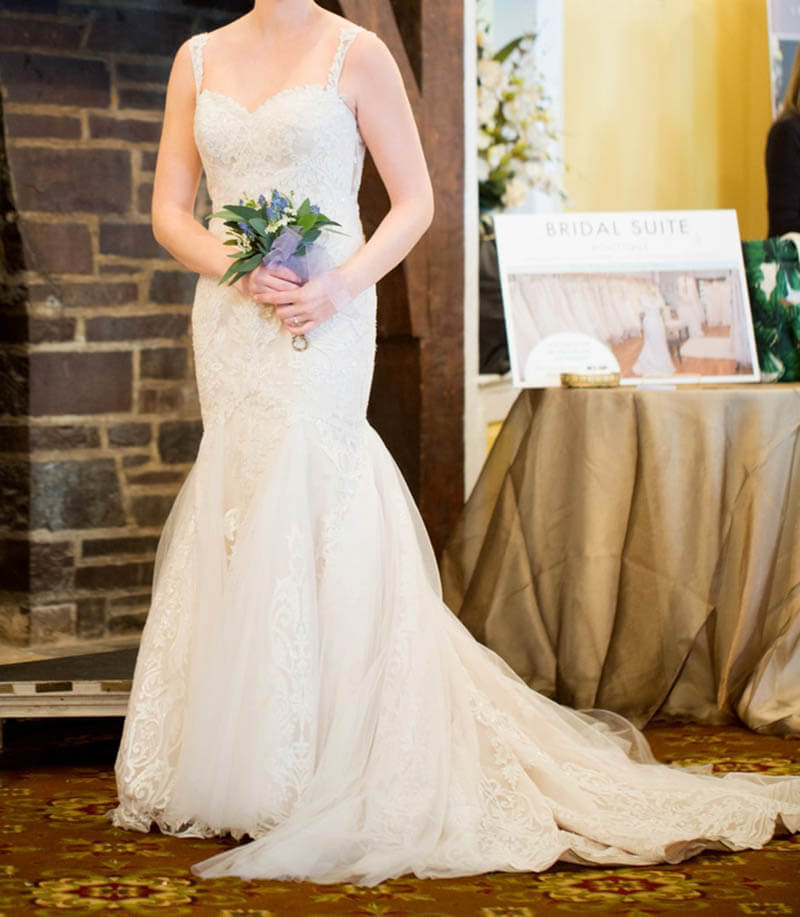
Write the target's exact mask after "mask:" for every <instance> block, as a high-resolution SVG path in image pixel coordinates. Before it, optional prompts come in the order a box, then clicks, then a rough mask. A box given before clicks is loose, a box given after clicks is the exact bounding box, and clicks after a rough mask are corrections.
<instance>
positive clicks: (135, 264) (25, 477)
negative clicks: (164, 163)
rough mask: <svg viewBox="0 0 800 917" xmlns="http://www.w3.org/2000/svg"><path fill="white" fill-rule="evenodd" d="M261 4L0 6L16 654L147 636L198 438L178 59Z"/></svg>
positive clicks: (1, 576) (1, 515)
mask: <svg viewBox="0 0 800 917" xmlns="http://www.w3.org/2000/svg"><path fill="white" fill-rule="evenodd" d="M250 5H251V4H250V3H249V2H248V0H227V2H224V0H213V2H211V0H161V2H158V0H139V2H136V0H115V2H113V3H112V2H103V0H97V2H94V3H92V2H86V0H0V85H1V86H2V108H0V120H1V121H2V134H1V135H0V142H2V144H3V148H2V150H0V154H1V155H0V233H1V234H2V256H3V257H2V263H0V285H1V287H2V311H0V651H1V650H2V646H3V644H6V645H8V644H13V645H28V644H37V643H42V642H50V641H54V640H59V639H69V638H75V637H78V638H85V639H89V638H95V637H102V636H105V635H114V634H124V633H126V632H136V631H138V630H139V629H140V628H141V625H142V623H143V620H144V617H145V614H146V611H147V606H148V601H149V588H150V580H151V576H152V568H153V560H154V554H155V547H156V543H157V537H158V534H159V531H160V528H161V525H162V522H163V520H164V518H165V514H166V512H167V510H168V509H169V507H170V505H171V503H172V501H173V499H174V496H175V494H176V492H177V489H178V487H179V486H180V484H181V482H182V480H183V478H184V476H185V474H186V472H187V470H188V468H189V466H190V463H191V462H192V460H193V458H194V455H195V451H196V448H197V443H198V440H199V436H200V433H201V425H200V421H199V410H198V404H197V396H196V392H195V386H194V381H193V367H192V357H191V347H190V343H189V338H188V332H189V321H190V317H189V313H190V303H191V298H192V294H193V288H194V278H193V277H192V276H191V275H189V274H186V273H184V272H183V271H182V270H181V269H180V268H179V267H178V265H176V264H175V263H174V262H173V261H172V260H171V259H170V258H169V256H168V255H167V254H166V252H164V251H163V250H162V249H161V248H159V246H158V245H157V244H156V242H155V241H154V239H153V237H152V234H151V231H150V225H149V212H148V211H149V206H150V195H151V191H152V179H153V168H154V163H155V155H156V148H157V141H158V137H159V132H160V121H161V108H162V105H163V101H164V88H165V83H166V79H167V75H168V71H169V66H170V60H171V57H172V55H173V53H174V52H175V50H176V48H177V47H178V45H179V44H180V43H181V42H182V41H183V40H184V39H185V38H186V37H188V36H189V35H191V34H193V33H195V32H198V31H203V30H204V29H207V28H213V27H216V26H217V25H219V24H221V23H222V22H223V21H225V20H227V19H229V18H231V16H232V15H239V14H240V13H242V12H244V11H245V10H246V9H248V8H249V7H250Z"/></svg>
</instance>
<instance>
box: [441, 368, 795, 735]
mask: <svg viewBox="0 0 800 917" xmlns="http://www.w3.org/2000/svg"><path fill="white" fill-rule="evenodd" d="M442 577H443V587H444V595H445V600H446V602H447V603H448V605H449V606H450V608H452V609H453V611H454V612H455V613H456V614H457V615H458V616H459V617H460V618H461V620H462V621H463V622H464V624H465V625H466V626H467V627H468V628H469V629H470V630H471V631H472V633H473V634H474V635H475V636H476V637H477V638H478V639H479V640H481V641H482V642H484V643H486V644H487V645H488V646H490V647H491V648H492V649H493V650H495V651H496V652H497V653H499V654H500V656H502V657H503V658H504V659H505V660H506V661H507V662H508V663H509V664H510V665H511V666H512V667H513V668H514V669H515V670H516V671H517V673H518V674H519V675H521V676H522V677H523V678H524V679H525V680H526V681H527V682H528V683H529V684H530V685H531V686H532V687H534V688H536V689H537V690H538V691H541V692H543V693H545V694H547V695H548V696H550V697H554V698H555V699H557V700H558V701H560V702H562V703H566V704H569V705H571V706H573V707H579V708H587V707H601V708H605V709H610V710H615V711H618V712H620V713H622V714H624V715H625V716H627V717H629V718H630V719H632V720H633V721H634V722H636V723H638V724H640V725H641V724H644V723H645V722H647V720H648V719H650V718H651V717H652V716H653V715H654V714H655V713H657V712H662V713H667V714H673V715H688V716H691V717H693V718H695V719H699V720H702V721H707V722H716V723H718V722H724V721H728V720H731V719H734V718H735V717H736V716H738V717H739V718H740V719H741V720H742V721H743V722H744V723H746V724H747V725H748V726H750V727H751V728H753V729H757V730H762V731H770V732H784V733H795V734H800V387H798V386H786V385H784V386H777V385H775V386H757V385H752V386H730V387H721V388H703V389H700V388H691V389H685V388H679V389H677V390H668V391H659V390H635V389H630V388H620V389H607V390H601V389H594V390H580V389H550V390H543V391H542V390H526V391H522V392H521V393H520V396H519V398H518V399H517V401H516V402H515V403H514V406H513V408H512V410H511V413H510V414H509V416H508V418H507V420H506V422H505V424H504V425H503V428H502V430H501V431H500V435H499V437H498V439H497V441H496V443H495V446H494V448H493V450H492V452H491V454H490V455H489V457H488V459H487V461H486V464H485V466H484V468H483V471H482V473H481V476H480V479H479V480H478V483H477V485H476V487H475V489H474V491H473V493H472V495H471V497H470V499H469V501H468V502H467V504H466V507H465V509H464V512H463V514H462V517H461V519H460V521H459V523H458V525H457V527H456V530H455V532H454V533H453V536H452V538H451V539H450V542H449V543H448V546H447V547H446V549H445V553H444V555H443V557H442Z"/></svg>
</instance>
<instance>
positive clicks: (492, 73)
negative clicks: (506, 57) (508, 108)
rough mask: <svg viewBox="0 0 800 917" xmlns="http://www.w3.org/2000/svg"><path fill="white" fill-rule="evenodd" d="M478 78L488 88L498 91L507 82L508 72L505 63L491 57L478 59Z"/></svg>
mask: <svg viewBox="0 0 800 917" xmlns="http://www.w3.org/2000/svg"><path fill="white" fill-rule="evenodd" d="M478 79H479V80H480V81H481V85H482V86H485V87H486V88H487V89H492V90H495V91H497V90H498V89H499V88H500V87H501V86H502V85H503V83H504V82H505V79H506V73H505V70H503V65H502V64H501V63H499V62H498V61H496V60H492V59H491V58H484V59H483V60H479V61H478Z"/></svg>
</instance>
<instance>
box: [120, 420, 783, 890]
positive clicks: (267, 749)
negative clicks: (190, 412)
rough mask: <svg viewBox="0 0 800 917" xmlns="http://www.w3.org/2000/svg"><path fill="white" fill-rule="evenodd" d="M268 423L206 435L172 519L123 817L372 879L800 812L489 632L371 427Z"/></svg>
mask: <svg viewBox="0 0 800 917" xmlns="http://www.w3.org/2000/svg"><path fill="white" fill-rule="evenodd" d="M242 417H245V415H242ZM259 441H260V442H262V446H261V447H260V451H259V454H258V456H253V455H252V454H251V450H252V449H253V448H255V446H254V444H253V442H252V441H251V440H250V439H249V438H248V432H247V422H246V420H245V419H242V418H240V419H239V420H236V419H235V418H234V419H232V420H230V421H229V423H227V424H221V425H219V426H217V427H216V428H214V429H212V430H210V431H209V432H208V433H207V434H206V435H205V437H204V439H203V443H202V445H201V449H200V454H199V456H198V461H197V463H196V465H195V467H194V469H193V471H192V473H191V475H190V477H189V478H188V479H187V482H186V484H185V486H184V488H183V491H182V492H181V495H180V496H179V498H178V500H177V501H176V504H175V507H174V509H173V512H172V514H171V517H170V519H169V521H168V525H167V528H166V529H165V533H164V536H163V537H162V544H161V548H160V553H159V558H158V568H157V575H156V582H155V588H154V600H153V607H152V610H151V613H150V616H149V619H148V623H147V628H146V630H145V634H144V635H143V639H142V644H141V649H140V655H139V661H138V664H137V672H136V679H135V683H134V688H133V692H132V697H131V704H130V708H129V713H128V718H127V721H126V727H125V735H124V737H123V742H122V746H121V749H120V754H119V759H118V762H117V778H118V786H119V795H120V806H119V808H118V809H116V810H115V812H114V815H113V818H114V821H115V824H117V825H119V826H121V827H126V828H134V829H138V830H148V829H149V828H150V826H151V825H152V824H156V825H157V826H158V827H160V829H161V830H162V831H165V832H169V833H173V834H182V835H205V836H210V835H217V834H227V833H231V834H233V835H234V836H235V837H238V838H247V839H250V840H249V842H248V843H244V844H242V845H240V846H238V847H236V848H233V849H231V850H229V851H226V852H224V853H222V854H220V855H218V856H215V857H212V858H211V859H209V860H206V861H204V862H202V863H200V864H198V865H197V866H196V867H195V871H196V872H197V873H198V874H199V875H201V876H219V875H228V874H232V875H238V876H242V877H245V878H275V879H285V878H290V879H311V880H313V881H317V882H341V881H348V882H359V883H364V884H375V883H378V882H380V881H382V880H383V879H385V878H387V877H390V876H399V875H402V874H404V873H409V872H413V873H415V874H416V875H418V876H455V875H467V874H474V873H479V872H486V871H492V870H543V869H546V868H547V867H548V866H550V865H551V864H552V863H553V862H554V861H556V860H559V859H561V860H568V861H572V862H579V863H595V864H646V863H656V862H663V861H667V862H675V861H678V860H681V859H684V858H686V857H688V856H691V855H693V854H694V853H696V852H698V851H699V850H701V849H704V848H724V849H731V850H737V849H742V848H746V847H759V846H761V845H762V844H764V843H765V842H766V841H767V840H768V839H769V838H770V837H771V836H772V835H773V833H774V832H775V831H776V829H788V830H791V831H796V830H798V829H800V778H791V777H781V778H778V777H775V778H771V777H765V776H760V775H729V776H726V777H725V778H716V777H712V776H710V775H705V774H695V773H688V772H686V771H681V770H679V769H676V768H672V767H667V766H663V765H659V764H657V763H655V761H654V759H653V758H652V756H651V754H650V752H649V749H648V747H647V744H646V742H645V740H644V739H643V737H642V736H641V734H640V733H639V732H638V731H637V730H636V729H635V728H634V727H633V726H631V725H630V724H629V723H627V721H625V720H623V719H622V718H620V717H617V716H615V715H613V714H602V713H597V712H594V713H579V712H576V711H573V710H570V709H567V708H564V707H561V706H559V705H557V704H555V703H553V702H552V701H550V700H548V699H547V698H545V697H543V696H541V695H538V694H536V693H535V692H533V691H531V690H530V689H529V688H528V687H527V686H526V685H525V684H524V683H523V682H522V681H521V680H520V679H519V678H517V677H516V675H514V673H513V672H512V671H511V670H510V669H509V668H508V666H506V665H505V663H503V662H502V660H500V659H499V658H498V657H497V656H496V655H495V654H493V653H492V652H491V651H489V650H487V649H486V648H485V647H483V646H481V645H480V644H478V643H476V642H475V641H474V640H473V638H472V637H471V636H470V635H469V634H468V632H467V631H466V630H465V629H464V627H463V626H462V625H461V623H460V622H459V621H458V620H457V619H456V618H455V616H454V615H453V614H452V613H451V612H450V611H449V610H448V609H447V608H446V607H445V606H444V605H443V603H442V600H441V594H440V590H439V581H438V574H437V569H436V564H435V559H434V557H433V554H432V551H431V548H430V544H429V542H428V539H427V536H426V533H425V530H424V528H423V526H422V523H421V520H420V518H419V515H418V512H417V510H416V507H415V506H414V503H413V500H412V499H411V497H410V495H409V494H408V491H407V489H406V487H405V484H404V482H403V480H402V478H401V476H400V474H399V472H398V470H397V469H396V467H395V465H394V463H393V461H392V459H391V457H390V456H389V454H388V452H387V450H386V449H385V447H384V446H383V444H382V443H381V441H380V439H379V438H378V436H377V435H376V434H375V433H374V431H373V430H372V429H371V428H370V427H369V426H368V425H367V424H366V422H364V423H363V424H361V425H358V426H356V427H353V428H350V429H347V430H342V429H333V428H331V429H325V425H324V424H322V425H321V424H320V423H319V422H313V421H310V420H307V419H305V420H303V419H298V420H297V422H295V423H290V424H289V425H288V426H287V427H286V429H284V430H282V431H281V432H280V435H274V436H272V437H270V440H269V445H268V446H264V445H263V438H262V440H259ZM248 463H250V464H249V465H248ZM248 469H249V470H248Z"/></svg>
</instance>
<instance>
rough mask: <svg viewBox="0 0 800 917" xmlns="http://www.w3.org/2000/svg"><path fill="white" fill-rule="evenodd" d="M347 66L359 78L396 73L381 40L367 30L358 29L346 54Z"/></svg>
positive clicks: (393, 63) (387, 49)
mask: <svg viewBox="0 0 800 917" xmlns="http://www.w3.org/2000/svg"><path fill="white" fill-rule="evenodd" d="M348 64H349V66H350V67H351V68H352V69H353V70H355V71H357V72H358V74H359V76H378V77H380V76H382V75H387V74H390V73H395V72H396V71H397V64H396V62H395V59H394V57H392V53H391V51H390V50H389V48H388V47H387V45H386V43H385V42H384V41H383V39H381V38H379V37H378V36H377V35H376V34H375V33H374V32H370V31H368V30H367V29H359V33H358V35H357V36H356V38H355V41H354V42H353V47H352V48H351V49H350V53H349V54H348Z"/></svg>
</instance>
